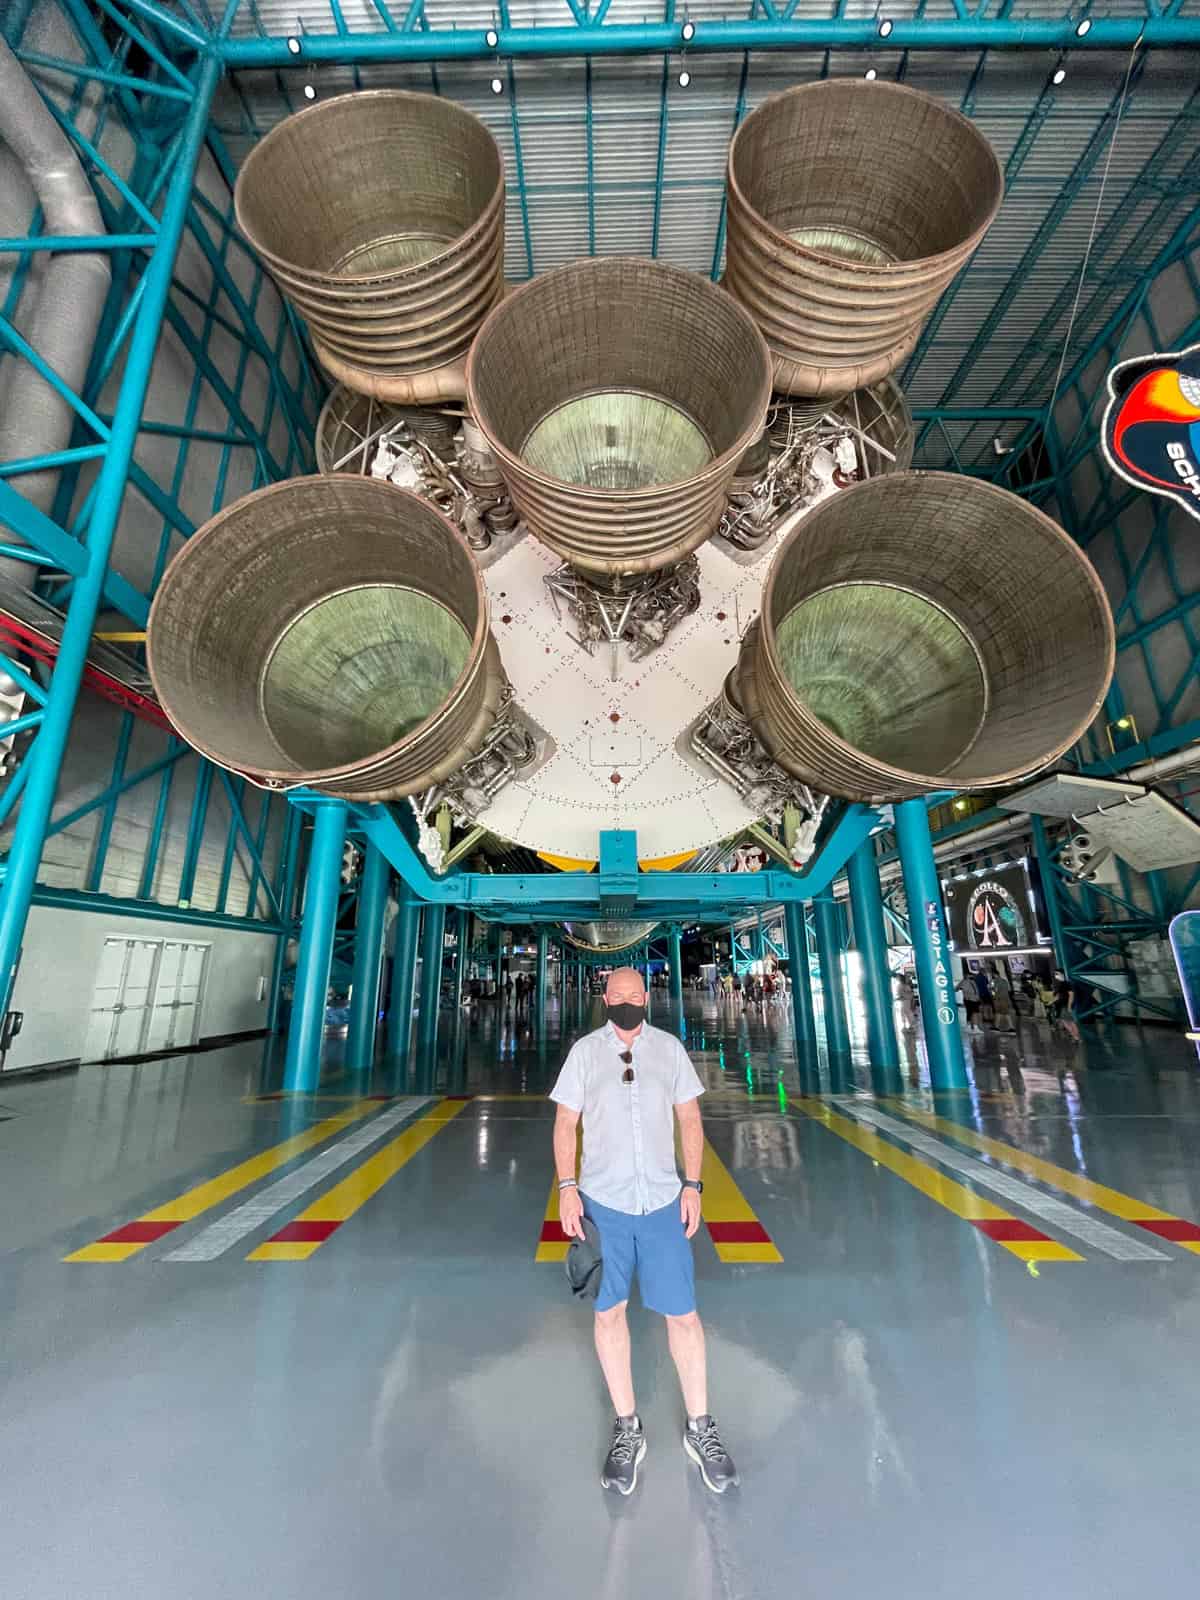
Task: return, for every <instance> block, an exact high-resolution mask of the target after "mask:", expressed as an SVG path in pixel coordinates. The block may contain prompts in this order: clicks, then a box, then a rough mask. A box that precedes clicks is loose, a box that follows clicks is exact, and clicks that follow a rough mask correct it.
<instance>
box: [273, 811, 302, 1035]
mask: <svg viewBox="0 0 1200 1600" xmlns="http://www.w3.org/2000/svg"><path fill="white" fill-rule="evenodd" d="M285 810H286V818H285V820H284V825H283V840H282V843H281V844H280V849H279V861H278V863H277V867H276V873H275V895H276V898H277V899H278V901H279V904H280V905H281V906H282V907H283V935H284V937H283V938H282V939H280V941H279V943H278V944H277V945H276V947H275V961H274V965H273V967H272V971H271V994H270V998H269V1001H268V1006H267V1032H268V1033H278V1032H279V1012H280V1008H281V1005H282V1002H283V975H284V971H285V968H286V963H287V958H288V946H289V944H290V942H291V939H292V936H293V933H294V931H295V915H294V914H295V905H296V878H297V873H298V868H299V863H300V838H301V833H302V824H303V821H304V817H303V813H302V812H299V811H297V810H296V808H295V806H287V807H285Z"/></svg>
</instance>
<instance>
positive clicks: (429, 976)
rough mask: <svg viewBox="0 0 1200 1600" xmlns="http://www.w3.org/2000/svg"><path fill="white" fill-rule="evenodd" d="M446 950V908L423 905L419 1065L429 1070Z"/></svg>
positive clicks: (418, 1016)
mask: <svg viewBox="0 0 1200 1600" xmlns="http://www.w3.org/2000/svg"><path fill="white" fill-rule="evenodd" d="M445 947H446V907H445V906H444V905H443V904H441V903H438V904H436V905H426V906H425V907H424V908H423V909H422V912H421V992H420V996H419V998H418V1000H417V1053H418V1066H419V1067H420V1068H422V1069H424V1068H426V1067H432V1065H433V1058H434V1053H435V1051H436V1049H437V1035H438V1014H439V1012H440V1010H441V1004H442V956H443V952H444V950H445Z"/></svg>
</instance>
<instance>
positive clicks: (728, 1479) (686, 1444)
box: [683, 1416, 739, 1494]
mask: <svg viewBox="0 0 1200 1600" xmlns="http://www.w3.org/2000/svg"><path fill="white" fill-rule="evenodd" d="M683 1448H684V1450H685V1451H686V1452H687V1454H688V1456H689V1457H690V1459H691V1460H692V1461H694V1462H695V1463H696V1465H697V1466H698V1467H699V1468H700V1476H701V1477H702V1478H703V1479H704V1481H705V1483H706V1484H707V1485H708V1487H709V1488H710V1489H711V1490H712V1492H713V1493H714V1494H724V1493H725V1491H726V1489H728V1488H729V1486H730V1484H733V1485H735V1486H736V1485H737V1483H738V1481H739V1480H738V1474H737V1468H736V1467H735V1466H734V1464H733V1457H732V1456H731V1455H730V1454H729V1451H728V1450H726V1448H725V1446H724V1445H723V1444H722V1443H721V1435H720V1434H719V1433H718V1432H717V1424H716V1419H715V1418H714V1417H709V1416H705V1417H697V1418H696V1426H695V1427H694V1428H693V1427H692V1426H691V1424H690V1423H688V1424H687V1425H686V1426H685V1427H684V1430H683Z"/></svg>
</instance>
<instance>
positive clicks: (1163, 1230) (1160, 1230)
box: [1132, 1217, 1200, 1244]
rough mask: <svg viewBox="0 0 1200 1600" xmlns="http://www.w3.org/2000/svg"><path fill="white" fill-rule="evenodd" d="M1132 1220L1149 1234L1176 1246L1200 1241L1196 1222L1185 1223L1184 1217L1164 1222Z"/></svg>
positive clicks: (1171, 1218) (1167, 1219) (1150, 1219)
mask: <svg viewBox="0 0 1200 1600" xmlns="http://www.w3.org/2000/svg"><path fill="white" fill-rule="evenodd" d="M1132 1220H1133V1221H1134V1222H1135V1223H1136V1224H1137V1226H1138V1227H1139V1228H1145V1230H1146V1232H1147V1233H1156V1234H1157V1235H1158V1237H1159V1238H1160V1239H1170V1240H1172V1241H1173V1242H1174V1243H1176V1244H1185V1243H1186V1244H1192V1243H1194V1242H1195V1241H1196V1240H1198V1239H1200V1227H1197V1225H1196V1224H1195V1223H1194V1222H1185V1221H1184V1220H1183V1218H1182V1217H1164V1218H1163V1219H1162V1221H1158V1220H1156V1219H1154V1218H1147V1219H1146V1220H1144V1221H1143V1220H1142V1218H1140V1217H1134V1218H1133V1219H1132Z"/></svg>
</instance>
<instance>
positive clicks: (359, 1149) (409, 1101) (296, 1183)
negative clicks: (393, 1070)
mask: <svg viewBox="0 0 1200 1600" xmlns="http://www.w3.org/2000/svg"><path fill="white" fill-rule="evenodd" d="M433 1103H434V1102H433V1100H432V1099H431V1098H430V1097H429V1096H420V1095H409V1096H407V1097H406V1098H405V1099H403V1100H397V1101H396V1102H395V1104H394V1105H390V1106H389V1107H388V1109H387V1110H386V1111H385V1112H384V1113H383V1114H382V1116H378V1117H371V1118H369V1119H368V1120H367V1121H366V1122H362V1123H359V1124H358V1125H357V1126H355V1127H353V1128H352V1130H351V1132H349V1133H346V1134H343V1135H342V1137H341V1138H340V1139H337V1140H335V1141H334V1143H333V1144H331V1145H326V1146H325V1147H324V1148H323V1149H322V1150H321V1151H320V1152H319V1153H318V1154H317V1155H315V1156H311V1157H310V1158H309V1159H308V1160H307V1161H304V1162H302V1163H301V1164H300V1166H298V1167H297V1168H296V1169H295V1171H294V1172H289V1173H288V1174H287V1176H286V1177H283V1178H279V1179H278V1180H277V1181H276V1182H275V1183H270V1184H268V1185H267V1187H266V1188H265V1189H263V1190H261V1191H260V1192H259V1193H258V1194H256V1195H254V1196H253V1197H252V1198H251V1199H249V1200H246V1201H243V1203H242V1204H241V1205H240V1206H236V1207H235V1208H234V1209H233V1210H232V1211H230V1212H227V1213H226V1215H225V1216H223V1217H218V1218H217V1220H216V1221H215V1222H210V1223H209V1225H208V1227H207V1228H202V1229H201V1230H200V1232H199V1233H197V1234H195V1235H194V1236H193V1237H192V1238H191V1239H189V1240H188V1241H187V1243H186V1244H181V1245H180V1246H179V1247H178V1249H176V1250H171V1251H169V1252H168V1253H167V1254H166V1255H165V1256H164V1257H163V1260H164V1261H215V1260H216V1258H217V1257H218V1256H219V1255H222V1254H224V1252H225V1251H226V1250H229V1249H232V1247H233V1246H234V1245H235V1244H240V1243H241V1241H242V1240H243V1239H245V1238H247V1237H248V1236H249V1235H250V1234H252V1233H255V1232H257V1231H258V1229H259V1228H261V1227H263V1226H264V1225H265V1224H266V1223H268V1222H270V1221H271V1219H272V1217H274V1216H277V1215H278V1213H279V1212H280V1211H283V1210H284V1209H285V1208H286V1207H287V1206H290V1205H291V1204H292V1203H293V1202H294V1201H296V1200H299V1199H300V1197H301V1195H304V1194H307V1193H308V1191H309V1190H310V1189H315V1188H316V1186H317V1184H319V1183H321V1182H323V1181H324V1179H326V1178H328V1177H330V1176H331V1175H332V1174H333V1173H335V1172H336V1171H337V1170H338V1168H339V1167H344V1166H345V1165H346V1164H347V1162H350V1161H353V1160H354V1158H355V1156H358V1155H361V1154H362V1153H363V1151H364V1150H366V1149H368V1148H369V1147H370V1146H371V1145H373V1144H377V1143H378V1142H379V1140H380V1139H382V1138H383V1137H384V1135H385V1134H389V1133H392V1132H393V1131H394V1130H395V1128H396V1127H397V1125H398V1124H399V1123H401V1122H405V1121H407V1120H408V1119H409V1118H410V1117H412V1116H414V1115H415V1114H416V1113H417V1112H418V1111H423V1110H424V1109H425V1108H426V1106H431V1105H433Z"/></svg>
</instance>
